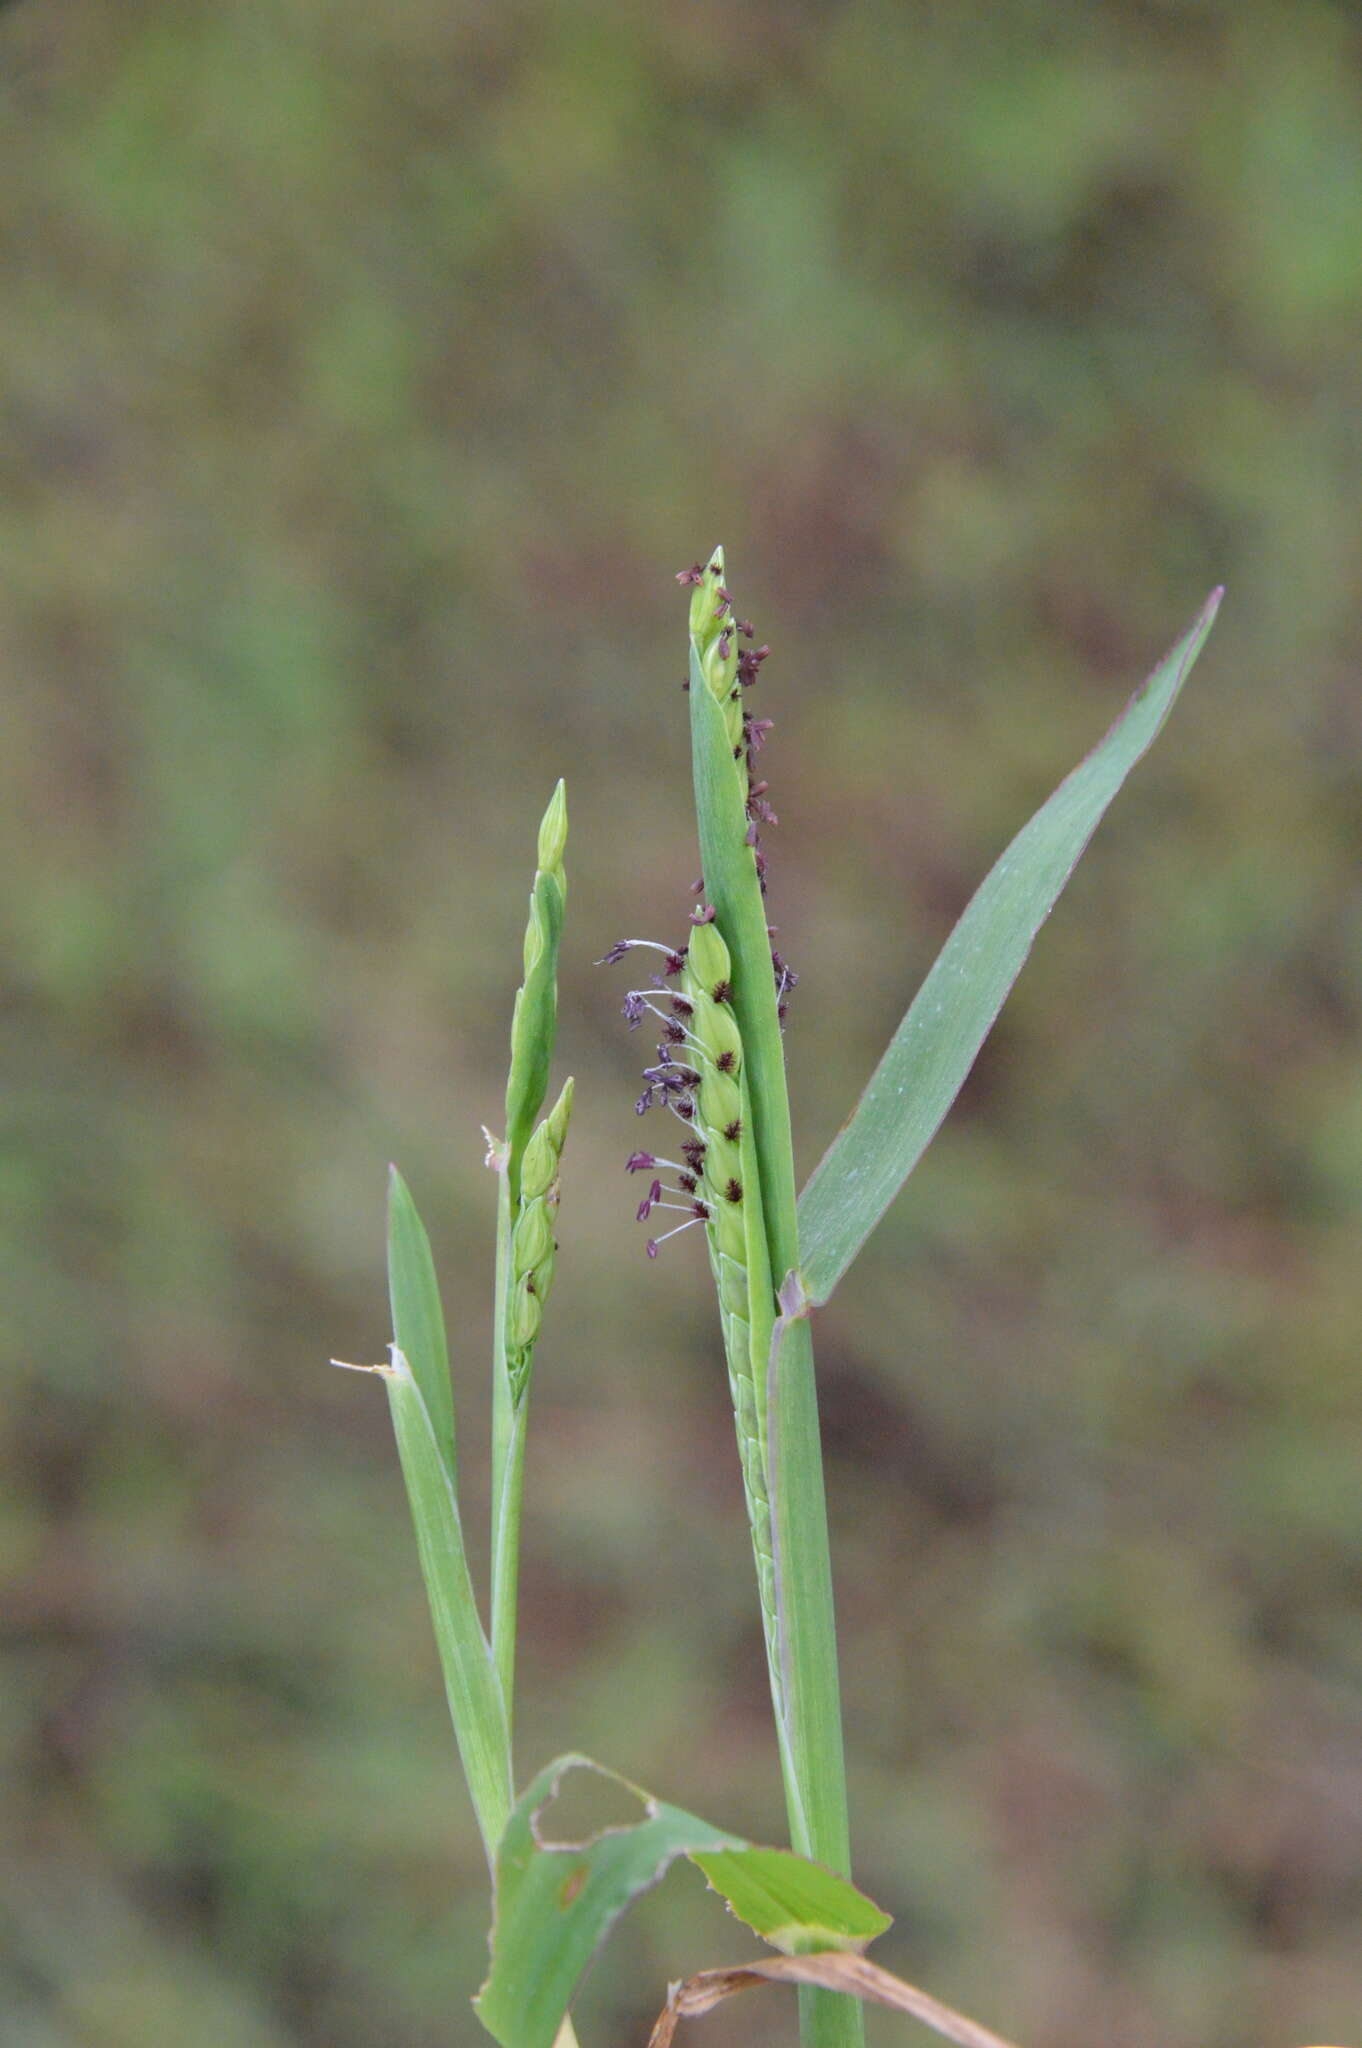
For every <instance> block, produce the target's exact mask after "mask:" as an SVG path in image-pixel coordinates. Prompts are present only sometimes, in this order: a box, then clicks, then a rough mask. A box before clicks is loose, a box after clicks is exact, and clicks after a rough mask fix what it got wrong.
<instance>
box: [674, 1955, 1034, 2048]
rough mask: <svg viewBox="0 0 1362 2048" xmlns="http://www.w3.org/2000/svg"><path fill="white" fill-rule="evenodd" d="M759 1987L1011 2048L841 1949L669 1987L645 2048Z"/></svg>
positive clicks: (968, 2042) (774, 1959)
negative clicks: (783, 1987)
mask: <svg viewBox="0 0 1362 2048" xmlns="http://www.w3.org/2000/svg"><path fill="white" fill-rule="evenodd" d="M763 1984H812V1985H816V1986H817V1987H818V1989H820V1990H822V1991H845V1992H847V1993H848V1994H849V1995H850V1996H851V1997H852V1998H860V1999H863V2000H865V2002H866V2003H867V2004H869V2005H884V2006H887V2007H888V2008H889V2010H890V2011H891V2012H906V2013H910V2014H911V2015H912V2017H913V2018H914V2019H915V2020H921V2021H922V2023H923V2025H924V2026H928V2027H932V2028H934V2029H935V2031H936V2032H937V2033H938V2034H944V2036H945V2037H946V2039H947V2040H948V2041H954V2042H956V2043H958V2048H1013V2044H1012V2043H1011V2042H1010V2041H1005V2040H1004V2039H1003V2037H1002V2035H1001V2034H994V2033H990V2031H989V2029H988V2028H987V2027H981V2026H980V2025H979V2024H978V2022H977V2021H975V2020H969V2019H966V2018H965V2015H964V2014H963V2013H960V2012H955V2011H954V2010H953V2009H952V2008H951V2007H950V2006H949V2005H942V2003H941V2002H940V2000H939V1999H936V1998H931V1997H929V1996H928V1994H927V1993H926V1992H925V1991H918V1990H917V1989H916V1988H915V1987H914V1986H913V1985H911V1984H905V1983H904V1981H903V1979H902V1978H901V1977H894V1976H891V1975H890V1973H889V1971H888V1970H881V1969H880V1968H879V1967H878V1965H877V1964H875V1963H868V1962H867V1961H866V1959H865V1957H864V1956H857V1955H848V1954H847V1953H846V1952H845V1951H844V1950H840V1949H838V1950H833V1951H831V1952H826V1953H824V1954H821V1955H814V1956H770V1957H764V1958H763V1959H762V1960H761V1961H760V1962H755V1963H738V1964H735V1965H734V1966H732V1967H731V1968H729V1969H724V1970H701V1971H700V1972H699V1974H698V1975H697V1976H694V1977H690V1978H688V1979H687V1980H686V1982H685V1983H684V1984H673V1985H672V1987H671V1990H670V1991H669V1992H668V1994H667V2005H666V2010H665V2011H664V2012H663V2013H662V2014H661V2015H660V2016H659V2018H658V2022H657V2025H656V2026H655V2027H654V2028H653V2031H652V2035H651V2037H650V2039H649V2042H648V2048H671V2043H672V2039H673V2036H674V2035H675V2033H676V2029H677V2025H678V2023H679V2022H680V2021H681V2020H684V2019H698V2018H699V2017H700V2015H701V2014H702V2013H707V2012H712V2011H713V2010H714V2007H715V2006H716V2005H719V2004H720V2003H721V2002H722V2001H723V2000H724V1999H725V1998H732V1997H733V1996H734V1994H735V1993H736V1992H739V1991H753V1990H758V1989H760V1987H761V1986H762V1985H763Z"/></svg>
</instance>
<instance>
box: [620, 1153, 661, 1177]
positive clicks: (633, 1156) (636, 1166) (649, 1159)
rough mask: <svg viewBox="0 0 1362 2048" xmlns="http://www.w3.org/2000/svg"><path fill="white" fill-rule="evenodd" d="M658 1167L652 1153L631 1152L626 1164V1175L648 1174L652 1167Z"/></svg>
mask: <svg viewBox="0 0 1362 2048" xmlns="http://www.w3.org/2000/svg"><path fill="white" fill-rule="evenodd" d="M656 1165H657V1161H656V1159H655V1158H654V1157H653V1155H652V1153H651V1152H631V1153H630V1154H629V1157H628V1158H627V1159H626V1160H625V1162H624V1170H625V1172H626V1173H646V1172H647V1171H648V1168H649V1167H650V1166H656Z"/></svg>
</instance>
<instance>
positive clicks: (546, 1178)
mask: <svg viewBox="0 0 1362 2048" xmlns="http://www.w3.org/2000/svg"><path fill="white" fill-rule="evenodd" d="M572 1090H573V1084H572V1082H571V1080H568V1081H567V1082H565V1083H564V1086H563V1092H562V1094H561V1095H560V1096H559V1098H558V1100H557V1102H556V1103H555V1104H554V1106H553V1108H552V1109H551V1110H550V1111H549V1114H548V1115H547V1116H546V1117H545V1118H544V1120H543V1122H542V1123H541V1124H539V1125H537V1126H536V1128H535V1131H534V1133H533V1135H532V1136H531V1138H530V1142H529V1143H528V1145H527V1146H526V1147H525V1154H524V1158H523V1160H522V1162H521V1169H520V1195H519V1199H518V1202H517V1206H516V1215H515V1222H514V1225H513V1227H512V1230H511V1288H510V1300H509V1302H508V1304H507V1315H506V1339H507V1343H506V1364H507V1370H508V1373H509V1375H510V1381H511V1397H512V1400H513V1401H514V1403H515V1405H516V1406H517V1407H519V1405H520V1403H521V1401H522V1400H523V1399H524V1395H525V1389H526V1387H527V1386H528V1385H529V1379H530V1365H531V1361H532V1358H533V1355H534V1342H535V1339H536V1337H537V1336H538V1335H539V1326H540V1323H541V1322H542V1320H543V1315H544V1303H545V1302H546V1301H547V1299H548V1293H549V1288H550V1286H551V1285H552V1282H553V1256H554V1252H555V1250H556V1246H555V1244H554V1241H553V1224H554V1217H555V1214H556V1212H557V1208H558V1167H559V1161H560V1160H561V1158H562V1156H563V1141H564V1139H565V1138H566V1136H567V1127H568V1119H569V1118H570V1116H571V1115H572Z"/></svg>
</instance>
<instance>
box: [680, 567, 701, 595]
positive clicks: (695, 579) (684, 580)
mask: <svg viewBox="0 0 1362 2048" xmlns="http://www.w3.org/2000/svg"><path fill="white" fill-rule="evenodd" d="M676 580H677V582H678V583H679V584H680V585H681V587H682V589H683V590H684V589H685V587H686V585H687V584H688V583H703V582H704V580H705V571H704V567H703V565H702V564H701V563H699V562H695V563H693V564H692V565H691V567H690V568H689V569H678V570H677V572H676Z"/></svg>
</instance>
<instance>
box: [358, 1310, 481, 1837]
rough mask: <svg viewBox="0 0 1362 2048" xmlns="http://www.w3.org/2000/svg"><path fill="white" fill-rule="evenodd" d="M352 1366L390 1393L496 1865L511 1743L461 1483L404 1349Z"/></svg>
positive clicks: (455, 1704)
mask: <svg viewBox="0 0 1362 2048" xmlns="http://www.w3.org/2000/svg"><path fill="white" fill-rule="evenodd" d="M338 1362H339V1361H338ZM352 1369H357V1370H359V1371H363V1372H373V1373H377V1374H378V1376H379V1378H380V1379H381V1380H382V1381H383V1383H384V1386H385V1387H386V1388H387V1392H388V1406H389V1408H390V1410H391V1412H392V1422H393V1433H394V1435H395V1436H396V1438H397V1454H398V1457H399V1458H400V1459H401V1461H402V1477H403V1480H404V1481H405V1483H406V1488H407V1500H408V1502H409V1504H410V1507H411V1518H412V1523H413V1525H414V1527H415V1530H416V1546H417V1549H418V1551H419V1553H420V1557H421V1574H422V1577H423V1578H424V1580H425V1583H426V1597H427V1599H428V1600H429V1602H430V1616H431V1620H432V1622H433V1623H434V1625H435V1643H436V1648H437V1649H438V1651H439V1654H440V1666H441V1669H442V1671H443V1673H444V1681H445V1697H446V1698H447V1699H448V1701H449V1714H450V1719H451V1720H452V1721H453V1723H454V1734H455V1737H456V1739H457V1741H458V1745H459V1755H460V1757H461V1759H462V1761H463V1768H464V1776H465V1777H466V1778H467V1780H468V1790H469V1793H470V1794H471V1796H472V1800H473V1807H474V1810H475V1812H476V1814H477V1819H478V1827H479V1829H480V1830H481V1833H482V1839H483V1845H484V1847H485V1849H486V1851H487V1860H488V1862H489V1863H494V1859H495V1856H496V1850H497V1844H498V1843H499V1842H500V1840H501V1836H502V1832H503V1830H504V1828H505V1826H506V1817H507V1815H508V1814H509V1812H510V1810H511V1758H510V1741H509V1738H508V1736H507V1731H506V1709H505V1705H504V1703H503V1700H502V1694H501V1685H500V1682H499V1680H498V1678H497V1674H496V1667H495V1665H494V1664H493V1662H492V1653H491V1650H490V1648H489V1647H488V1643H487V1638H486V1636H485V1635H484V1633H483V1627H482V1622H481V1620H480V1618H479V1615H478V1603H477V1598H476V1596H475V1594H474V1592H473V1581H472V1578H471V1577H470V1575H469V1570H468V1559H467V1556H466V1554H465V1552H464V1545H463V1529H462V1527H461V1525H460V1522H459V1506H458V1501H457V1499H456V1498H455V1493H454V1483H453V1480H452V1479H451V1477H450V1473H449V1469H448V1467H447V1465H446V1463H445V1460H444V1456H443V1454H442V1452H441V1449H440V1446H439V1444H438V1443H437V1441H436V1437H435V1431H434V1428H433V1427H432V1424H431V1419H430V1410H429V1409H428V1408H427V1406H426V1403H425V1401H424V1399H423V1397H422V1393H421V1389H420V1387H419V1386H418V1385H417V1383H416V1379H415V1376H414V1374H413V1372H412V1369H411V1367H410V1365H409V1364H408V1362H407V1360H406V1358H405V1357H404V1356H403V1354H402V1352H401V1351H400V1350H399V1349H398V1348H397V1346H396V1345H394V1346H393V1353H392V1363H391V1365H373V1366H361V1367H359V1368H352Z"/></svg>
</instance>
